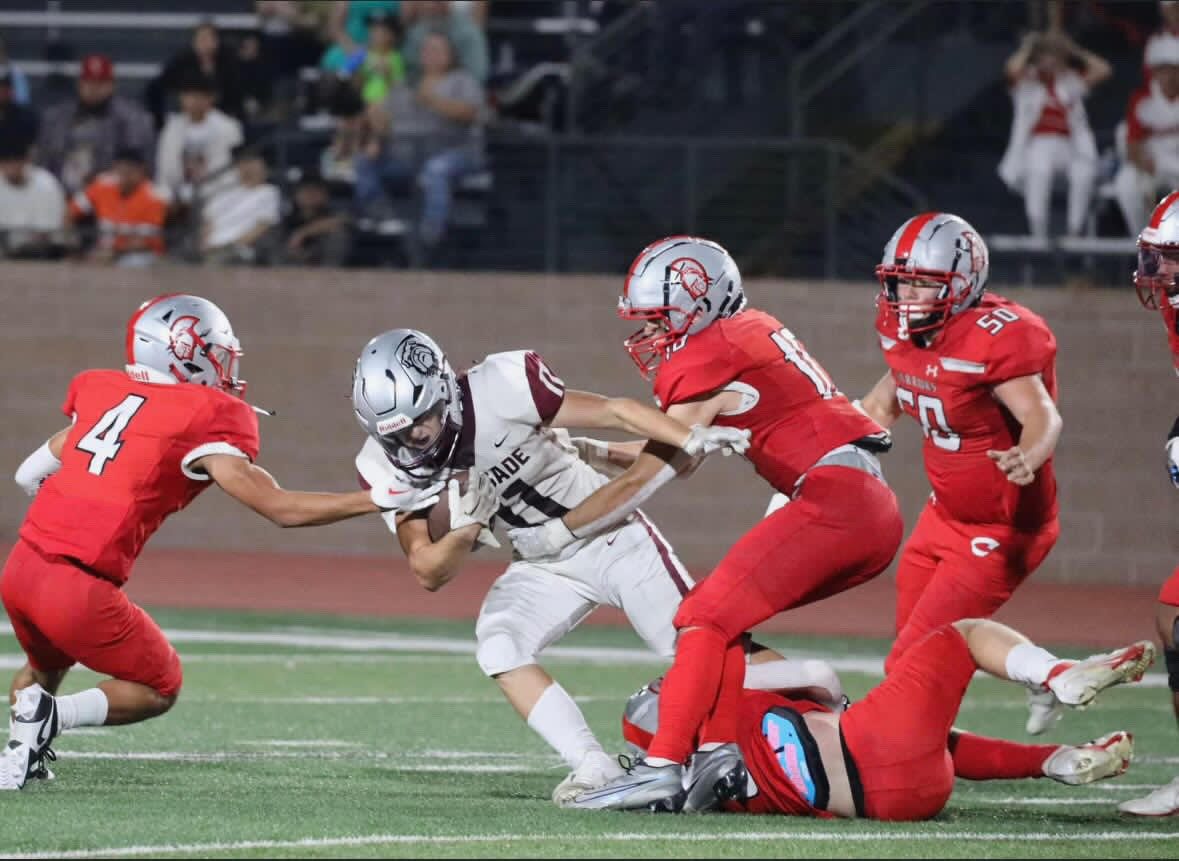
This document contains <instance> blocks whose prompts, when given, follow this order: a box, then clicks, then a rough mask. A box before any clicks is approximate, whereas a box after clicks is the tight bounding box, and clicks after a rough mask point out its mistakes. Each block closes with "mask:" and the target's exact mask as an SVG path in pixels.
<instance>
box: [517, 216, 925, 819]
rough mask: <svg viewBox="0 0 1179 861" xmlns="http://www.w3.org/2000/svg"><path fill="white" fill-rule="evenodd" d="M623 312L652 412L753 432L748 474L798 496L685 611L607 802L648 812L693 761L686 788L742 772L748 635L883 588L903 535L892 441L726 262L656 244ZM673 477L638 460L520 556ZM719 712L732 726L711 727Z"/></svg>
mask: <svg viewBox="0 0 1179 861" xmlns="http://www.w3.org/2000/svg"><path fill="white" fill-rule="evenodd" d="M618 307H619V311H618V313H619V314H620V316H622V317H624V318H626V319H630V320H636V321H639V322H641V324H642V328H641V329H640V330H639V331H638V332H636V333H635V334H633V335H632V336H631V337H630V338H628V339H627V341H626V348H627V350H628V351H629V352H630V354H631V358H632V359H634V361H635V363H636V364H637V365H638V366H639V368H640V370H641V371H642V373H643V375H644V376H646V377H649V376H650V375H651V373H652V371H654V372H655V381H654V384H655V400H656V403H657V404H659V406H660V407H661V408H662V409H663V410H665V411H666V412H667V414H668V416H669V417H672V418H676V419H678V420H679V421H680V422H683V423H684V424H693V425H696V424H699V425H716V426H718V427H728V428H744V429H748V430H749V431H751V432H752V442H751V445H750V447H749V459H750V461H751V462H752V463H753V465H754V467H755V468H756V469H757V472H758V474H759V475H761V476H762V477H763V478H764V479H765V480H766V481H767V482H769V483H770V485H771V486H772V487H773V488H774V490H776V491H778V492H779V493H784V494H787V495H789V496H790V497H791V501H790V503H789V504H788V505H785V506H783V507H782V508H780V509H778V510H776V511H774V512H773V513H771V514H770V515H769V516H768V517H766V518H765V519H764V520H762V521H761V522H760V523H758V524H757V525H756V526H754V527H753V528H752V529H750V530H749V531H748V532H747V533H745V535H744V536H742V537H741V538H740V539H739V540H738V541H737V543H736V544H735V545H733V547H732V548H731V549H730V550H729V551H728V553H727V554H726V555H725V557H724V559H722V560H721V562H720V564H719V565H718V566H717V567H716V568H715V569H714V571H713V572H712V574H711V575H710V576H709V577H708V579H706V580H704V581H703V582H702V583H701V584H700V585H699V586H697V587H696V588H695V589H693V590H692V592H691V594H690V595H688V597H687V598H685V599H684V602H683V605H682V606H681V607H680V610H679V612H678V613H677V614H676V617H675V626H676V629H677V630H678V632H679V637H678V640H677V642H676V653H675V663H674V665H673V666H672V668H671V670H670V671H669V672H668V674H667V678H666V680H665V681H664V684H663V693H662V697H663V708H662V709H661V710H660V724H659V732H658V733H657V735H656V737H655V740H654V741H653V742H652V744H651V748H650V750H649V751H648V755H647V756H646V757H645V758H644V759H642V760H640V761H639V762H638V763H636V764H635V766H634V768H633V769H632V770H631V772H630V773H628V774H627V775H624V776H623V777H621V778H619V779H618V781H619V784H618V786H617V787H616V788H617V789H618V790H620V791H619V792H616V793H614V794H613V796H612V797H613V798H614V800H615V803H616V804H617V805H618V806H620V807H628V806H640V807H643V806H646V805H647V804H648V802H651V801H654V800H656V799H662V801H663V802H664V803H667V804H672V803H673V802H674V801H675V799H677V798H678V797H679V796H680V793H681V773H682V768H683V764H684V763H685V762H687V760H688V757H689V755H690V754H692V751H693V750H696V751H697V753H696V755H695V756H692V763H693V766H692V771H691V773H690V774H689V778H688V779H689V782H691V783H696V782H699V783H700V784H701V785H711V782H712V780H713V779H714V777H715V775H716V774H718V773H723V772H725V771H727V770H728V769H729V767H730V765H731V764H732V763H733V762H734V761H736V760H737V759H738V753H737V746H736V740H737V736H736V732H737V719H736V697H737V695H738V694H739V693H740V691H741V690H742V688H743V686H744V675H745V659H744V650H743V649H742V639H741V634H742V632H744V631H747V630H749V629H751V628H753V627H754V626H756V625H758V624H759V623H761V622H762V621H764V620H766V619H769V618H770V617H772V616H773V615H775V614H776V613H779V612H782V611H784V610H789V609H791V608H793V607H799V606H802V605H804V604H807V603H810V602H812V601H819V600H821V599H823V598H826V597H829V596H831V595H835V594H837V593H839V592H842V591H843V590H845V589H850V588H852V587H854V586H857V585H859V584H860V583H864V582H866V581H868V580H870V579H871V578H873V577H875V576H876V575H878V574H879V573H880V572H881V571H883V570H884V569H885V568H886V567H887V566H888V564H889V562H891V561H892V558H893V555H894V554H895V553H896V551H897V547H898V546H899V545H900V541H901V536H902V533H903V529H904V527H903V524H902V522H901V514H900V511H899V509H898V507H897V501H896V497H895V496H894V494H893V492H892V490H890V489H889V487H888V484H887V483H886V482H885V480H884V476H883V473H882V472H881V469H880V463H879V461H878V460H877V459H876V453H878V452H880V451H884V450H886V449H887V448H888V445H889V442H888V439H887V436H888V435H887V433H886V432H885V431H884V430H883V429H882V428H881V427H880V425H878V424H877V423H876V422H875V421H873V420H872V419H871V418H869V417H868V415H867V414H865V413H864V412H862V411H861V410H858V409H856V407H855V406H853V405H852V404H851V402H849V401H848V400H847V398H845V397H844V396H843V394H842V393H841V392H840V391H839V389H838V388H836V386H835V383H834V382H833V381H832V380H831V377H830V376H829V375H828V374H827V372H826V371H825V370H824V369H823V367H822V366H821V365H820V364H819V363H818V361H816V360H815V358H814V357H813V356H811V355H810V354H809V353H808V352H807V351H806V349H805V348H804V347H803V345H802V343H801V342H800V341H799V340H798V339H797V338H796V337H795V336H794V335H793V334H792V333H791V332H790V330H789V329H787V328H785V327H784V326H783V325H782V324H781V322H779V321H778V320H777V319H775V318H774V317H772V316H771V315H769V314H767V313H765V312H764V311H759V310H755V309H751V308H747V307H746V304H745V293H744V289H743V287H742V284H741V274H740V272H739V271H738V269H737V264H736V262H735V261H734V260H733V258H732V257H730V256H729V254H728V252H726V251H725V249H723V248H721V247H720V246H719V245H717V244H716V243H715V242H711V241H709V240H707V239H699V238H696V237H690V236H672V237H668V238H666V239H661V240H659V241H658V242H655V243H652V244H651V245H649V246H647V247H646V248H645V249H643V250H642V251H641V252H640V253H639V255H638V257H636V258H635V261H634V263H633V264H632V266H631V269H630V272H629V273H628V274H627V277H626V280H625V281H624V282H623V288H622V296H621V298H620V300H619V306H618ZM664 469H665V467H664V465H663V464H662V463H660V462H659V461H658V460H656V459H655V458H652V457H649V456H646V455H644V456H641V457H639V458H638V459H637V460H636V461H635V464H634V466H632V467H631V468H630V469H628V470H627V472H626V473H625V474H623V475H621V476H619V477H618V478H615V479H613V480H612V481H611V482H610V483H609V484H607V485H604V486H603V487H601V488H599V489H598V490H597V491H595V492H594V494H593V495H592V496H590V497H588V498H587V499H586V500H585V501H584V502H581V503H580V504H579V505H577V506H576V507H575V508H574V509H573V510H572V511H570V512H568V513H560V514H554V515H552V519H551V520H549V521H546V522H545V523H544V524H542V525H541V526H538V527H533V528H529V529H517V530H514V531H512V532H510V533H509V534H510V535H511V536H512V539H513V541H514V542H515V545H516V549H517V551H519V552H520V554H521V555H522V556H523V557H524V558H526V559H544V558H550V557H551V556H552V554H555V553H560V552H562V548H564V547H565V546H566V545H567V544H569V542H571V541H573V540H574V539H575V538H576V537H577V536H584V535H589V534H594V533H595V531H598V530H602V529H604V528H608V527H609V526H610V525H611V524H613V523H615V522H617V520H618V519H620V518H623V517H626V516H628V513H629V512H630V511H631V510H632V509H633V507H634V506H635V505H637V504H639V502H640V501H641V499H642V494H641V492H640V491H641V489H642V488H643V487H645V486H646V482H647V481H649V480H650V478H651V477H652V476H655V475H658V474H659V473H660V472H661V471H663V470H664ZM718 703H719V704H721V705H720V706H719V708H720V709H721V710H723V711H725V712H726V713H727V714H728V718H729V719H728V720H722V719H719V717H718V718H717V719H714V720H706V718H708V715H709V713H710V712H711V711H713V709H714V705H715V704H718ZM728 704H731V708H730V707H729V705H728ZM627 792H629V793H631V794H630V795H629V796H628V795H627ZM692 797H694V796H692V795H690V796H689V798H690V799H691V798H692ZM689 803H690V802H689Z"/></svg>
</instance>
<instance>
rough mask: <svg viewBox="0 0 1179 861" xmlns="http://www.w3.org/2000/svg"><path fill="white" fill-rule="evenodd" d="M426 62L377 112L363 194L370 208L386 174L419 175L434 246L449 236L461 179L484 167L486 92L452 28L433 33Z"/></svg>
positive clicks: (359, 181)
mask: <svg viewBox="0 0 1179 861" xmlns="http://www.w3.org/2000/svg"><path fill="white" fill-rule="evenodd" d="M422 61H423V62H422V78H421V80H420V81H419V83H418V84H417V86H416V87H414V88H412V89H411V88H410V87H407V86H401V87H396V88H394V90H393V92H392V93H390V95H389V100H388V101H387V102H386V103H385V105H383V106H382V108H381V109H380V110H371V111H370V113H369V121H370V123H372V124H373V131H374V133H375V135H376V137H375V138H374V140H373V141H372V142H371V143H370V144H369V145H368V148H367V151H366V152H364V153H362V154H360V155H359V156H357V158H356V201H357V203H358V204H359V205H360V207H361V208H362V209H365V208H368V207H371V206H372V205H373V204H374V203H376V204H378V206H379V202H380V201H381V200H382V199H383V198H384V189H383V181H384V180H393V181H396V180H398V179H402V178H404V177H406V176H416V177H417V181H418V183H419V185H420V186H421V188H422V193H423V206H422V216H421V222H420V225H419V230H418V238H419V239H420V240H421V242H422V243H423V244H424V245H425V246H427V247H428V246H433V245H436V244H437V243H438V242H439V241H440V240H441V238H442V234H443V232H444V230H445V228H446V222H447V219H448V217H449V214H450V199H451V187H452V186H453V184H454V182H455V181H456V180H458V179H460V178H461V177H462V176H464V175H465V174H468V173H472V172H474V171H477V170H481V169H482V168H483V129H482V125H483V121H484V119H485V99H484V94H483V88H482V87H481V86H480V85H479V82H478V81H476V80H475V78H474V77H473V76H472V75H471V74H470V73H469V72H467V71H466V70H465V69H461V68H456V67H455V64H454V53H453V50H452V48H451V44H450V40H449V39H448V38H447V37H446V35H445V34H444V33H438V32H435V33H430V34H429V35H427V36H426V39H425V41H424V42H423V44H422ZM382 136H384V137H385V138H386V140H384V141H383V143H382V140H381V138H382Z"/></svg>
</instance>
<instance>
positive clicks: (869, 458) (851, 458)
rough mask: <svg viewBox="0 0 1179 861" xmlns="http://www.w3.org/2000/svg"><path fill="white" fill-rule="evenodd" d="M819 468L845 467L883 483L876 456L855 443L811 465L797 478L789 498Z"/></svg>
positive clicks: (831, 452) (828, 453)
mask: <svg viewBox="0 0 1179 861" xmlns="http://www.w3.org/2000/svg"><path fill="white" fill-rule="evenodd" d="M820 466H846V467H850V468H852V469H859V470H862V471H864V472H866V473H868V474H869V475H870V476H872V477H873V478H875V479H878V480H879V481H884V470H883V469H881V467H880V461H879V460H878V459H877V458H876V455H874V454H872V452H870V451H868V450H867V449H864V448H861V447H860V446H858V445H856V444H855V443H850V442H849V443H847V444H846V445H841V446H837V447H835V448H833V449H831V451H829V452H827V453H826V454H825V455H823V456H822V457H821V458H819V459H818V460H816V461H815V462H814V463H812V464H811V465H810V466H809V467H808V468H807V471H806V472H804V473H803V474H802V475H800V476H799V477H798V481H796V482H794V490H793V491H792V492H791V496H793V495H794V494H796V493H798V491H799V488H801V487H802V483H803V481H804V480H805V479H806V477H807V474H808V473H809V472H810V471H811V470H812V469H815V468H817V467H820Z"/></svg>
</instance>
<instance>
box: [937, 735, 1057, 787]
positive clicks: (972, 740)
mask: <svg viewBox="0 0 1179 861" xmlns="http://www.w3.org/2000/svg"><path fill="white" fill-rule="evenodd" d="M1058 747H1059V745H1055V744H1019V743H1018V742H1014V741H1005V740H1003V739H998V738H987V737H986V736H985V735H975V734H974V733H969V732H959V731H957V730H955V731H953V732H951V733H950V754H951V755H952V756H953V757H954V775H955V776H956V777H961V778H965V779H966V780H1018V779H1020V778H1025V777H1043V776H1044V770H1043V766H1044V760H1046V759H1048V757H1050V756H1052V754H1053V753H1055V752H1056V749H1057V748H1058Z"/></svg>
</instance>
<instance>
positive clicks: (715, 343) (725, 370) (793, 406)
mask: <svg viewBox="0 0 1179 861" xmlns="http://www.w3.org/2000/svg"><path fill="white" fill-rule="evenodd" d="M721 389H728V390H730V391H736V392H739V393H740V394H741V395H742V396H743V399H744V402H743V404H742V406H741V408H740V410H739V411H738V412H735V413H730V414H727V415H719V416H717V417H716V419H715V421H714V422H713V423H714V424H717V425H725V426H728V427H738V428H748V429H749V430H750V431H752V440H751V442H750V446H749V451H748V452H747V455H746V456H747V457H748V458H749V460H750V461H752V463H753V465H754V467H755V468H756V469H757V471H758V473H759V474H760V475H761V476H762V477H763V478H765V479H766V481H768V482H769V483H770V484H772V485H773V486H774V488H775V489H776V490H778V491H781V492H783V493H789V492H790V491H791V490H793V488H794V485H795V483H796V482H797V481H798V479H799V477H800V476H801V475H802V474H803V473H804V472H806V471H807V469H809V468H810V467H811V466H813V465H814V463H815V461H816V460H818V459H819V458H820V457H822V456H823V455H824V454H826V453H827V452H829V451H831V449H833V448H836V447H838V446H841V445H843V444H845V443H849V442H852V441H853V440H857V439H860V438H861V437H866V436H870V435H871V434H875V433H880V432H881V430H882V429H881V427H880V426H879V425H878V424H876V422H874V421H873V420H872V419H870V418H868V417H867V416H866V415H864V413H862V412H860V411H859V410H857V409H856V408H855V407H853V406H852V405H851V403H850V402H849V401H848V399H847V398H845V397H844V396H843V394H842V393H841V392H840V391H839V390H838V389H837V388H836V387H835V383H833V382H832V381H831V377H830V376H829V375H828V374H827V372H826V371H825V370H823V367H822V366H821V365H820V364H819V363H818V362H817V361H815V359H814V358H813V357H812V356H810V355H809V354H808V353H807V351H806V348H805V347H803V345H802V342H801V341H799V340H798V339H797V338H795V337H794V335H792V334H791V333H790V330H789V329H787V328H786V327H785V326H783V325H782V324H781V323H780V322H778V321H777V320H776V319H774V317H772V316H771V315H770V314H767V313H765V312H764V311H757V310H749V311H742V312H741V313H739V314H736V315H735V316H733V317H728V318H726V319H722V320H717V321H716V322H715V323H713V324H712V325H711V326H709V327H708V328H706V329H704V330H703V331H701V332H698V333H697V334H695V335H690V336H688V337H687V338H685V339H683V340H682V341H680V342H679V343H678V344H677V345H676V346H675V347H673V348H672V352H671V355H670V357H668V358H667V359H665V360H664V362H663V363H662V364H661V365H660V366H659V370H658V373H657V374H656V377H655V400H656V402H657V403H658V404H659V406H660V408H661V409H663V410H667V408H668V407H670V406H672V405H673V404H678V403H681V402H683V401H688V400H692V399H693V398H696V397H699V396H701V395H707V394H710V393H712V392H715V391H718V390H721Z"/></svg>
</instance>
